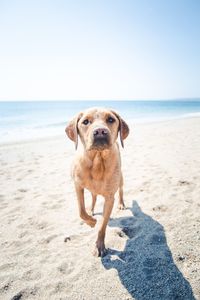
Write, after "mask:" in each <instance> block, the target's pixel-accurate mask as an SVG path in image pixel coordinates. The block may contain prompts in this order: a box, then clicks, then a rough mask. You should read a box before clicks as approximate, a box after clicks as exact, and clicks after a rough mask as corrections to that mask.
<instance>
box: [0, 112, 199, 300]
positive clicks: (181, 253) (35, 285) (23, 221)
mask: <svg viewBox="0 0 200 300" xmlns="http://www.w3.org/2000/svg"><path fill="white" fill-rule="evenodd" d="M121 153H122V161H123V172H124V178H125V187H124V190H125V202H126V205H127V209H126V210H125V211H117V209H116V208H114V210H113V213H112V218H111V220H110V223H109V226H108V228H107V236H106V246H107V247H108V248H109V251H108V255H107V256H105V257H104V258H102V259H101V258H97V257H93V256H92V254H91V252H92V249H93V245H94V242H95V238H96V234H97V228H95V229H90V228H89V227H87V225H85V224H83V223H82V222H81V221H80V219H79V217H78V211H77V203H76V198H75V193H74V188H73V183H72V181H71V179H70V164H71V161H72V158H73V156H74V145H73V144H72V143H71V142H70V141H69V140H67V138H66V137H65V136H63V137H59V138H54V139H49V140H37V141H32V142H27V143H20V144H12V145H1V146H0V178H1V180H0V220H1V223H0V299H3V300H4V299H5V300H6V299H15V300H18V299H63V300H64V299H66V300H71V299H72V300H73V299H85V300H90V299H91V300H98V299H99V300H102V299H109V300H111V299H113V300H125V299H126V300H128V299H138V300H145V299H153V300H155V299H157V300H158V299H159V300H160V299H161V300H162V299H168V300H173V299H185V300H190V299H200V119H199V118H193V119H182V120H173V121H168V122H162V123H154V124H153V123H152V124H143V125H141V124H140V125H135V126H131V134H130V136H129V137H128V139H127V141H125V149H124V150H122V151H121ZM86 198H87V199H86V200H87V203H89V200H90V195H89V193H88V194H87V193H86ZM102 203H103V199H101V198H99V199H98V203H97V207H96V216H95V217H96V218H97V219H98V221H99V220H100V218H101V212H102ZM66 237H68V239H66V241H64V240H65V238H66Z"/></svg>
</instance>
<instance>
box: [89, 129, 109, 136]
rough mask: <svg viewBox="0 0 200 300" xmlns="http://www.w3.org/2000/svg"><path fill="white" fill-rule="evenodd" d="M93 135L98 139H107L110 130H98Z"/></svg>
mask: <svg viewBox="0 0 200 300" xmlns="http://www.w3.org/2000/svg"><path fill="white" fill-rule="evenodd" d="M93 135H94V137H96V138H98V137H99V138H101V137H106V136H107V135H108V130H107V129H106V128H96V129H95V130H94V131H93Z"/></svg>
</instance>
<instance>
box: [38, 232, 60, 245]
mask: <svg viewBox="0 0 200 300" xmlns="http://www.w3.org/2000/svg"><path fill="white" fill-rule="evenodd" d="M57 237H58V235H57V234H52V235H50V236H48V237H47V238H45V239H42V240H41V242H40V244H49V243H50V242H51V241H53V240H54V239H55V238H57Z"/></svg>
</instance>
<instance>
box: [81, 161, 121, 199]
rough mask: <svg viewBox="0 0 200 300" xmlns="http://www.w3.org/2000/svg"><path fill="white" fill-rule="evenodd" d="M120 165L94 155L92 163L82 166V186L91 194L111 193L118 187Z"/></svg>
mask: <svg viewBox="0 0 200 300" xmlns="http://www.w3.org/2000/svg"><path fill="white" fill-rule="evenodd" d="M119 178H120V166H119V165H118V164H117V163H115V162H113V161H112V163H111V161H110V160H104V159H103V158H102V157H101V156H95V157H94V159H93V161H92V163H91V164H89V165H87V167H85V168H83V173H82V176H81V182H82V186H83V187H84V188H87V189H88V190H89V191H91V193H93V194H100V195H103V196H105V195H107V194H113V193H115V192H116V191H117V189H118V187H119Z"/></svg>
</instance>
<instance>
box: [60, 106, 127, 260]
mask: <svg viewBox="0 0 200 300" xmlns="http://www.w3.org/2000/svg"><path fill="white" fill-rule="evenodd" d="M65 131H66V133H67V135H68V137H69V138H70V139H71V140H72V141H74V143H75V147H76V149H77V147H78V136H79V137H80V140H81V142H82V145H83V147H82V148H81V150H80V149H79V150H80V151H77V155H76V158H75V161H74V165H73V169H72V177H73V179H74V183H75V189H76V194H77V198H78V206H79V214H80V217H81V218H82V219H83V220H84V222H85V223H86V224H88V225H89V226H91V227H94V226H95V224H96V219H95V218H93V217H92V215H93V212H94V207H95V203H96V198H97V195H102V196H103V197H104V198H105V203H104V209H103V217H102V223H101V226H100V229H99V231H98V237H97V241H96V248H95V254H96V253H97V254H98V256H103V255H105V253H106V249H105V244H104V238H105V231H106V226H107V223H108V221H109V217H110V214H111V212H112V208H113V204H114V195H115V193H116V192H117V190H119V206H118V207H119V208H120V209H123V208H124V207H125V205H124V201H123V177H122V172H121V159H120V152H119V146H118V144H117V142H116V140H117V137H118V133H119V135H120V140H121V145H122V147H123V146H124V143H123V140H124V139H125V138H126V137H127V136H128V134H129V128H128V125H127V124H126V122H125V121H124V120H123V119H122V118H121V117H120V116H119V115H118V114H117V113H116V112H114V111H113V110H107V109H104V108H91V109H88V110H86V111H84V112H80V113H79V114H78V115H77V116H76V117H75V118H74V119H73V120H72V121H71V122H70V123H69V124H68V126H67V127H66V129H65ZM79 148H80V147H79ZM84 189H88V190H89V191H90V192H91V194H92V205H91V212H92V214H91V215H90V214H88V213H87V212H86V209H85V203H84Z"/></svg>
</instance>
